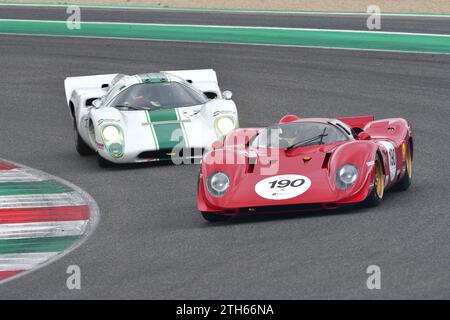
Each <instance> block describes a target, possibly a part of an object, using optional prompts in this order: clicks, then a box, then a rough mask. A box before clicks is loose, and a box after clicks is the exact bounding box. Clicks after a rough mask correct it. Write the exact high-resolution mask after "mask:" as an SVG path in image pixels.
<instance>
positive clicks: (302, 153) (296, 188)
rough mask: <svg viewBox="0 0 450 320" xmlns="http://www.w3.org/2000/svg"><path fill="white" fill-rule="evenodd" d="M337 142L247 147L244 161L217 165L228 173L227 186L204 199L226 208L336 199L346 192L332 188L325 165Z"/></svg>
mask: <svg viewBox="0 0 450 320" xmlns="http://www.w3.org/2000/svg"><path fill="white" fill-rule="evenodd" d="M338 145H339V144H332V145H323V146H311V147H301V148H297V149H294V150H291V151H289V152H286V151H285V150H284V149H259V150H254V149H251V148H250V149H248V150H246V151H245V154H244V156H245V157H246V162H247V163H245V164H244V163H241V164H238V165H228V166H227V165H224V166H222V167H221V169H220V171H223V172H226V173H227V174H228V175H229V176H230V180H231V186H230V188H229V190H228V191H227V192H226V193H225V194H224V195H223V196H222V197H214V196H212V195H210V194H209V195H208V200H209V202H211V203H213V204H214V205H216V206H219V207H221V208H226V209H234V208H239V207H242V206H246V207H252V206H269V205H285V204H292V203H296V204H303V203H304V204H306V203H323V202H335V201H339V200H340V199H342V197H345V196H346V195H347V192H345V191H342V190H340V189H338V188H336V186H335V183H334V179H335V177H334V172H330V171H331V170H330V166H329V161H330V159H331V157H332V156H333V152H334V150H335V149H336V147H337V146H338ZM241 153H242V151H241ZM215 170H217V168H215ZM210 173H212V172H210Z"/></svg>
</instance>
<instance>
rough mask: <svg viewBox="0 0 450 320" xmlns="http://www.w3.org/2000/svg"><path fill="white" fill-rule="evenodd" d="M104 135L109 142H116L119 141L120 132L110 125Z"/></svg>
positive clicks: (104, 129) (105, 129) (105, 128)
mask: <svg viewBox="0 0 450 320" xmlns="http://www.w3.org/2000/svg"><path fill="white" fill-rule="evenodd" d="M102 135H103V138H104V139H105V140H106V141H107V142H115V141H117V140H118V139H119V137H120V132H119V129H117V127H115V126H112V125H109V126H106V127H104V128H103V131H102Z"/></svg>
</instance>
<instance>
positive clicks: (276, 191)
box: [255, 174, 311, 200]
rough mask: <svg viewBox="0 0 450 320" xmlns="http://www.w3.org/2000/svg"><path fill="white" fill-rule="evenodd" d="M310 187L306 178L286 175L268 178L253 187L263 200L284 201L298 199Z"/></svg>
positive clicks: (309, 181) (309, 182)
mask: <svg viewBox="0 0 450 320" xmlns="http://www.w3.org/2000/svg"><path fill="white" fill-rule="evenodd" d="M310 187H311V180H310V179H309V178H308V177H305V176H302V175H298V174H286V175H278V176H273V177H269V178H266V179H263V180H261V181H259V182H258V183H257V184H256V185H255V192H256V193H257V194H258V195H259V196H260V197H263V198H265V199H269V200H285V199H291V198H295V197H298V196H299V195H301V194H303V193H305V192H306V191H307V190H308V189H309V188H310Z"/></svg>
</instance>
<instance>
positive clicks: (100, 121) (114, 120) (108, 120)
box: [97, 119, 120, 125]
mask: <svg viewBox="0 0 450 320" xmlns="http://www.w3.org/2000/svg"><path fill="white" fill-rule="evenodd" d="M105 122H120V121H119V120H117V119H100V120H98V122H97V124H98V125H101V124H102V123H105Z"/></svg>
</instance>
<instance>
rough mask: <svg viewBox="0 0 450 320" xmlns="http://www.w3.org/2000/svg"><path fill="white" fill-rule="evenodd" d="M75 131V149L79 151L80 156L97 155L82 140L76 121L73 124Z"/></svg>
mask: <svg viewBox="0 0 450 320" xmlns="http://www.w3.org/2000/svg"><path fill="white" fill-rule="evenodd" d="M73 131H74V135H75V149H76V150H77V152H78V154H79V155H80V156H82V157H84V156H89V155H93V154H94V153H95V151H94V150H92V149H91V147H89V145H88V144H87V143H86V142H85V141H84V140H83V138H81V136H80V133H79V132H78V129H77V124H76V120H74V123H73Z"/></svg>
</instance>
